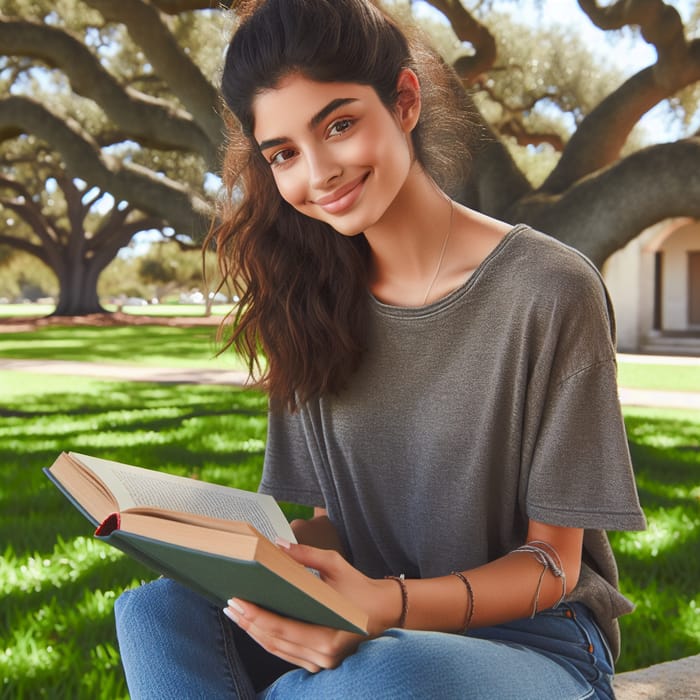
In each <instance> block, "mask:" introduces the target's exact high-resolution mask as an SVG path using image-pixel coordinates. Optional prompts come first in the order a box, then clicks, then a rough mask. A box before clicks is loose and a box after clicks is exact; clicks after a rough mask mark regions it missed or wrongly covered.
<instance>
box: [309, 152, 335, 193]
mask: <svg viewBox="0 0 700 700" xmlns="http://www.w3.org/2000/svg"><path fill="white" fill-rule="evenodd" d="M307 163H308V168H309V184H310V186H311V187H312V188H313V189H316V190H321V189H324V188H325V187H328V185H329V184H330V183H331V182H332V181H333V180H334V179H335V178H336V177H338V176H339V175H340V174H341V173H342V172H343V168H342V166H341V165H340V163H338V162H337V160H336V159H335V158H333V154H332V153H331V152H330V149H327V148H316V149H314V150H312V151H309V152H308V153H307Z"/></svg>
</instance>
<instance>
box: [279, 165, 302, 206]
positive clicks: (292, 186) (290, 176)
mask: <svg viewBox="0 0 700 700" xmlns="http://www.w3.org/2000/svg"><path fill="white" fill-rule="evenodd" d="M293 170H294V169H290V170H288V171H286V172H281V173H279V174H275V175H274V176H273V177H274V180H275V185H277V191H278V192H279V193H280V196H281V197H282V199H284V200H285V201H286V202H288V203H289V204H291V205H292V206H293V207H298V206H299V205H301V204H303V203H304V202H305V201H306V186H305V184H304V182H303V179H302V178H301V177H300V176H299V173H296V176H295V173H294V172H293Z"/></svg>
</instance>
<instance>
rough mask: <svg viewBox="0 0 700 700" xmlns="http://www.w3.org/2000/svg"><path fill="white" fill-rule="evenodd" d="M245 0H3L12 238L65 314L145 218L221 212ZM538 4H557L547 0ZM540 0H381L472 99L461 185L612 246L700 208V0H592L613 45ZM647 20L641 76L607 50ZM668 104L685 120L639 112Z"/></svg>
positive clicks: (0, 206) (2, 79) (498, 206)
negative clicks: (474, 130) (649, 126)
mask: <svg viewBox="0 0 700 700" xmlns="http://www.w3.org/2000/svg"><path fill="white" fill-rule="evenodd" d="M243 1H245V0H234V1H233V2H231V3H229V4H230V5H231V7H230V8H226V7H224V6H218V5H216V4H215V3H213V2H211V0H120V1H119V2H112V1H110V0H81V1H80V0H57V1H54V2H49V1H48V0H5V2H4V3H3V9H2V10H1V11H0V47H1V52H0V53H1V55H0V90H1V91H2V92H1V94H2V95H3V97H2V98H0V218H1V219H4V226H3V229H2V230H0V245H2V244H5V246H12V247H15V248H18V249H22V250H25V251H27V252H31V253H32V254H34V255H36V256H37V257H39V258H40V259H42V260H44V262H46V263H47V264H48V265H49V266H50V267H51V268H52V269H53V270H54V272H55V273H56V275H57V276H58V277H59V279H61V292H62V296H61V300H62V303H61V304H59V309H60V310H61V312H63V313H80V312H84V311H87V310H96V308H95V307H99V301H98V299H97V295H96V283H97V276H99V273H100V271H101V270H102V269H103V268H104V265H105V264H106V263H107V262H109V259H111V258H113V257H114V255H115V254H116V251H117V250H118V248H119V246H120V245H126V243H128V240H129V238H130V237H131V236H133V234H134V233H135V232H137V231H140V230H144V229H150V228H153V229H157V230H161V231H164V232H166V233H168V234H170V235H172V236H176V237H178V238H179V239H180V240H181V241H182V242H185V243H192V242H194V241H196V240H200V239H201V236H202V234H203V233H204V232H205V231H206V230H207V228H208V225H209V222H210V219H211V202H212V200H213V198H214V196H215V183H216V177H215V175H216V173H217V172H218V169H219V160H220V156H221V149H222V146H223V142H224V125H223V119H222V109H221V103H220V98H219V95H218V90H217V87H216V85H217V80H218V75H219V67H220V64H221V59H222V56H223V51H224V49H225V46H226V43H227V41H228V39H229V37H230V33H231V31H232V26H233V22H232V19H233V17H234V16H235V13H236V8H237V7H238V6H240V5H242V2H243ZM532 2H534V3H535V4H537V5H539V7H540V10H539V11H540V13H541V15H542V19H543V20H546V19H547V13H548V9H547V8H548V7H549V4H548V3H544V2H541V1H540V2H539V3H538V2H537V0H531V1H530V2H529V3H527V4H528V5H531V4H532ZM525 4H526V3H525V0H461V1H460V0H422V1H421V2H416V1H412V0H384V5H385V6H386V7H387V9H389V10H390V11H392V12H396V13H397V14H399V15H404V16H405V15H407V14H412V15H413V16H414V17H415V18H416V21H417V22H418V23H420V24H421V25H422V26H423V27H424V28H425V29H426V30H427V31H428V33H429V34H430V35H431V36H432V37H433V39H434V43H435V45H436V47H437V48H438V50H440V51H441V53H442V54H443V56H444V57H445V58H446V59H447V60H448V62H450V63H451V64H452V65H453V66H454V68H455V71H456V76H457V77H456V79H455V90H467V92H468V93H469V95H470V97H471V99H472V101H473V103H474V116H473V119H474V120H475V121H476V123H477V124H478V126H479V134H480V135H481V138H480V139H479V140H478V142H476V143H474V144H473V145H472V149H473V157H472V162H471V167H470V169H469V176H468V179H467V180H465V181H464V182H463V183H461V187H460V191H459V198H460V199H461V200H462V201H463V202H464V203H466V204H468V205H469V206H472V207H474V208H476V209H478V210H480V211H483V212H485V213H487V214H490V215H492V216H495V217H497V218H500V219H503V220H505V221H510V222H516V221H523V222H527V223H530V224H531V225H533V226H535V227H537V228H539V229H541V230H543V231H545V232H547V233H550V234H552V235H554V236H556V237H557V238H560V239H561V240H563V241H565V242H567V243H570V244H571V245H573V246H575V247H577V248H579V249H580V250H581V251H583V252H584V253H586V254H587V255H589V256H590V257H591V258H592V259H593V260H594V262H596V263H597V264H601V263H602V262H603V261H604V260H605V259H606V258H607V257H608V256H609V255H610V254H611V253H613V252H614V251H615V250H617V249H619V248H620V247H622V246H624V245H625V244H626V243H627V242H628V241H629V240H631V239H632V238H633V237H635V236H636V235H638V234H639V233H640V232H641V231H642V230H644V229H645V228H647V227H648V226H650V225H652V224H654V223H657V222H659V221H661V220H663V219H665V218H669V217H676V216H689V217H700V135H699V134H698V131H697V130H698V102H699V101H700V38H698V37H697V36H694V35H693V34H692V31H695V32H697V31H698V25H700V3H698V2H693V1H691V0H681V1H679V2H663V1H662V0H618V1H616V2H612V3H609V4H607V5H603V4H602V3H599V2H595V1H594V0H578V8H577V9H575V10H573V11H574V12H576V13H578V14H579V16H580V19H581V20H582V21H586V22H589V23H591V24H592V25H594V26H595V27H597V28H598V30H599V31H598V33H599V36H600V42H599V43H600V46H599V45H598V44H596V46H590V45H587V44H585V43H584V42H583V40H582V39H581V37H580V36H579V35H578V34H577V33H576V32H575V31H574V30H573V29H572V28H571V27H570V26H564V25H562V26H558V27H548V28H547V30H546V31H543V30H542V28H541V27H538V26H533V25H531V24H527V23H525V22H524V21H523V20H522V19H521V16H520V15H521V10H522V7H523V5H525ZM681 10H682V11H683V12H684V13H685V14H683V15H682V14H681ZM691 30H692V31H691ZM636 36H638V37H641V39H640V40H643V41H645V42H648V43H649V45H650V46H652V47H653V49H654V51H655V59H654V60H652V61H650V63H649V65H647V66H643V67H642V68H641V69H639V70H637V71H636V72H633V73H632V74H631V75H627V74H625V73H623V72H622V71H621V70H620V69H619V68H618V67H616V66H614V65H610V62H609V61H607V62H606V60H605V58H604V51H603V49H604V47H605V44H606V42H607V41H608V40H610V41H618V42H619V41H631V39H630V37H636ZM610 37H612V39H610ZM662 104H665V105H667V117H666V120H667V123H669V124H670V125H671V124H672V126H673V131H674V134H675V135H674V136H673V138H670V134H669V133H668V132H666V133H657V134H653V133H650V132H649V130H647V131H646V132H644V133H640V132H639V130H638V129H637V130H635V127H637V125H638V123H639V122H640V120H641V119H642V117H643V115H645V114H646V113H647V112H648V111H649V110H651V109H653V108H654V107H656V106H657V105H662ZM210 183H214V185H213V186H211V185H210ZM49 200H50V201H49ZM1 259H2V255H0V260H1ZM59 260H62V261H63V262H62V263H61V264H59V262H58V261H59ZM71 261H72V262H71ZM61 265H62V267H61ZM61 270H63V273H62V272H61ZM61 275H63V277H62V276H61ZM77 277H81V279H82V280H83V281H82V282H81V283H80V284H77V283H76V282H75V281H74V280H75V279H76V278H77ZM69 280H73V283H72V285H71V284H70V283H69ZM88 307H90V308H88Z"/></svg>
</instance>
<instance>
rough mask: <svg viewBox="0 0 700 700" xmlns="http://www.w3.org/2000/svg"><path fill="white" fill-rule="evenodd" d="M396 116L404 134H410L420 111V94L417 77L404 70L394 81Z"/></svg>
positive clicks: (411, 72)
mask: <svg viewBox="0 0 700 700" xmlns="http://www.w3.org/2000/svg"><path fill="white" fill-rule="evenodd" d="M396 92H397V95H398V96H397V98H396V116H397V118H398V120H399V123H400V124H401V128H402V129H403V131H404V132H405V133H407V134H408V133H410V132H411V131H413V129H414V128H415V126H416V124H417V123H418V119H419V117H420V111H421V93H420V83H419V82H418V76H417V75H416V74H415V73H414V72H413V71H412V70H411V69H410V68H404V69H403V70H402V71H401V72H400V73H399V79H398V80H397V81H396Z"/></svg>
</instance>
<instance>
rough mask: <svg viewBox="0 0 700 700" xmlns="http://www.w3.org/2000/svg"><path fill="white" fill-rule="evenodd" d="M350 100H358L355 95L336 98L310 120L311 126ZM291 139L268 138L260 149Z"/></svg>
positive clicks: (315, 125) (264, 149)
mask: <svg viewBox="0 0 700 700" xmlns="http://www.w3.org/2000/svg"><path fill="white" fill-rule="evenodd" d="M350 102H357V98H355V97H338V98H337V99H335V100H331V101H330V102H329V103H328V104H327V105H326V106H325V107H324V108H323V109H321V110H319V111H318V112H317V113H316V114H314V116H313V117H311V119H310V120H309V128H310V129H315V128H316V127H317V126H318V125H319V124H320V123H321V122H322V121H323V120H324V119H325V118H326V117H327V116H328V115H329V114H332V113H333V112H335V110H336V109H339V108H340V107H343V106H344V105H346V104H350ZM288 140H289V139H287V138H284V137H282V138H278V139H268V140H267V141H262V142H261V143H260V146H259V147H260V150H261V151H266V150H267V149H268V148H274V147H275V146H281V145H282V144H283V143H286V142H287V141H288Z"/></svg>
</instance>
